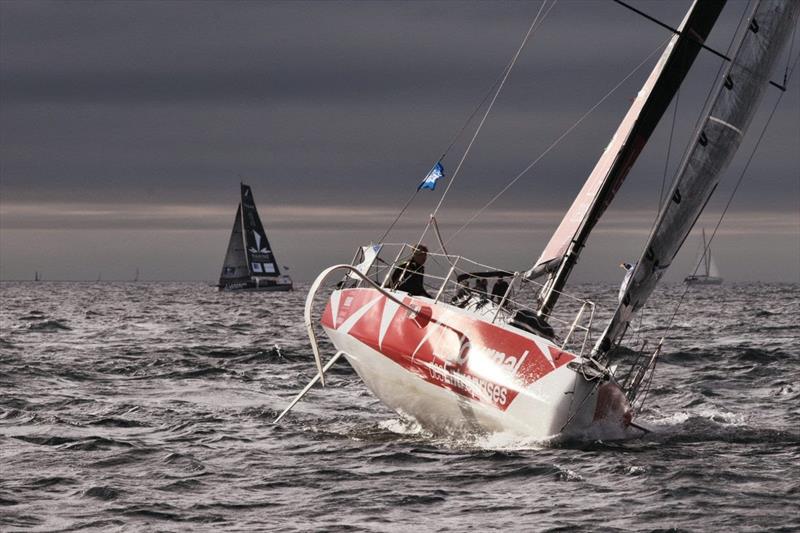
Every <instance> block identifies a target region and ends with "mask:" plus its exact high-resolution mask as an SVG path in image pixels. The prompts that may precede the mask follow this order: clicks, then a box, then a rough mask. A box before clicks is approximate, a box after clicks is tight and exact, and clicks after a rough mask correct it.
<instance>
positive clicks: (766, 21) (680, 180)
mask: <svg viewBox="0 0 800 533" xmlns="http://www.w3.org/2000/svg"><path fill="white" fill-rule="evenodd" d="M798 14H800V2H798V1H797V0H770V1H760V2H756V4H755V6H754V7H753V9H752V11H751V14H750V17H749V19H748V26H747V29H746V30H745V31H744V32H743V33H742V35H741V36H740V37H739V41H738V45H737V47H736V53H735V54H734V56H733V60H732V61H731V62H730V63H729V64H728V66H727V68H726V69H725V71H724V73H723V75H722V77H721V79H720V80H719V81H718V84H717V86H716V88H715V92H714V93H712V94H713V95H714V96H713V98H712V99H710V102H711V104H710V107H709V108H708V109H707V111H706V114H705V115H704V117H705V118H704V119H703V120H702V121H701V123H700V126H699V128H698V130H697V132H696V133H695V136H694V140H693V142H692V143H691V144H690V148H689V151H688V152H687V154H686V156H685V157H684V160H683V162H682V164H681V166H680V169H679V172H678V174H677V176H678V177H677V178H676V179H675V182H674V183H673V185H672V189H671V190H670V192H669V194H668V196H667V200H666V202H665V204H664V205H663V206H662V208H661V213H660V214H659V217H658V220H657V222H656V224H655V226H654V228H653V231H652V233H651V235H650V239H649V240H648V241H647V244H646V245H645V248H644V253H643V254H642V257H641V259H639V262H638V263H637V264H636V267H635V270H634V272H633V276H632V278H631V282H630V283H629V284H628V286H627V288H626V290H625V294H624V296H623V298H622V301H621V302H620V304H619V307H618V308H617V310H616V312H615V314H614V317H613V318H612V320H611V322H610V323H609V325H608V327H607V328H606V331H605V332H604V334H603V335H602V336H601V338H600V341H599V342H598V344H597V346H596V348H595V349H596V351H599V352H605V351H607V350H608V349H609V348H611V347H612V346H613V345H614V343H616V342H618V341H619V339H620V337H621V336H622V335H623V334H624V332H625V329H626V328H627V325H628V322H629V321H630V319H631V317H632V315H633V313H635V312H636V311H637V310H638V309H640V308H641V307H642V306H643V305H644V303H645V302H646V301H647V298H648V297H649V296H650V293H651V292H652V291H653V289H654V288H655V285H656V283H657V282H658V280H659V279H661V276H662V275H663V274H664V271H665V270H666V269H667V267H669V265H670V263H672V260H673V258H674V257H675V254H677V253H678V250H679V249H680V247H681V245H682V244H683V241H684V240H685V239H686V236H687V235H688V234H689V232H690V231H691V229H692V226H694V223H695V221H696V220H697V218H698V216H700V213H701V212H702V211H703V209H704V208H705V206H706V203H707V202H708V200H709V198H710V197H711V194H712V193H713V192H714V189H715V188H716V187H717V184H718V183H719V177H720V174H721V173H722V172H723V171H724V170H725V167H726V166H727V165H728V163H729V162H730V160H731V158H732V157H733V154H734V153H735V152H736V150H737V148H738V147H739V144H740V142H741V140H742V136H743V135H744V132H745V130H746V129H747V127H748V125H749V124H750V121H751V119H752V118H753V114H754V113H755V110H756V108H757V106H758V102H759V100H760V99H761V96H762V95H763V93H764V89H765V88H766V87H767V85H768V84H769V76H770V72H771V71H772V67H773V65H774V64H775V62H776V60H777V59H778V57H779V56H780V54H781V50H782V49H783V46H784V44H785V43H786V41H787V39H788V37H789V36H790V34H791V30H792V28H793V27H794V25H795V23H796V20H797V17H798ZM709 270H710V268H709Z"/></svg>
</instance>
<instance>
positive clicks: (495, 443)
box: [0, 282, 800, 532]
mask: <svg viewBox="0 0 800 533" xmlns="http://www.w3.org/2000/svg"><path fill="white" fill-rule="evenodd" d="M302 289H305V287H301V290H299V291H296V292H293V293H286V294H266V293H263V294H258V293H240V294H235V293H233V294H231V293H218V292H217V291H216V290H215V289H213V288H212V287H209V286H208V285H206V284H201V283H55V282H53V283H50V282H40V283H24V282H13V283H12V282H6V283H2V284H0V530H2V531H21V530H26V531H27V530H33V531H77V530H97V531H114V530H117V531H138V530H152V531H186V530H192V531H219V530H226V531H250V530H274V531H309V530H325V531H328V530H346V531H407V530H408V529H409V528H413V529H414V530H415V531H464V530H473V531H486V530H495V529H507V530H512V531H714V530H716V531H787V532H788V531H800V505H798V502H800V286H798V285H779V284H775V285H765V284H758V285H755V284H753V285H735V284H728V285H724V286H722V287H719V288H705V289H696V290H693V291H692V292H690V293H689V294H688V295H687V296H686V299H685V300H684V302H683V305H682V307H681V310H680V312H679V313H678V314H677V315H676V318H675V322H674V327H673V329H672V332H671V336H670V338H669V339H668V341H667V344H666V345H665V348H664V356H663V358H662V359H661V360H660V363H659V366H658V371H657V374H656V377H655V380H654V384H653V387H652V390H651V391H650V394H649V396H648V401H647V404H646V406H645V409H644V410H643V412H642V413H641V415H640V417H639V419H638V420H639V421H640V422H641V423H643V424H645V425H647V426H648V427H650V428H651V429H652V430H653V431H652V433H650V434H648V435H647V436H646V437H644V438H641V439H636V440H628V441H623V442H601V441H593V440H591V439H587V440H585V441H577V442H572V443H568V444H563V445H559V446H547V445H544V444H542V443H537V442H524V441H519V440H514V439H512V438H508V437H506V436H503V435H495V436H492V437H485V438H482V439H476V440H472V441H449V440H447V439H442V438H435V437H432V436H430V435H428V434H426V433H425V432H424V431H421V430H420V429H419V428H418V427H415V425H414V424H413V423H410V422H408V421H403V420H401V419H399V418H398V416H397V415H395V414H394V413H393V412H391V411H389V410H388V409H386V408H385V407H384V406H383V405H382V404H381V403H380V402H378V401H377V400H376V399H375V398H374V397H373V396H372V395H371V394H370V393H369V392H368V391H367V390H366V388H365V387H364V386H363V384H362V383H361V381H360V380H359V379H358V377H357V376H356V375H355V373H354V372H352V370H351V369H350V368H349V367H348V366H347V364H346V363H344V362H342V363H341V364H339V365H338V366H335V367H334V368H333V369H332V371H331V373H330V378H329V379H330V383H329V386H328V387H327V388H326V389H321V388H320V389H315V390H314V391H312V392H311V393H310V394H309V396H308V397H307V399H306V400H305V401H303V402H301V403H300V404H299V405H298V406H297V407H296V408H295V410H294V411H292V413H291V414H290V415H289V416H288V417H287V418H286V419H285V421H284V422H283V423H281V424H280V425H278V426H274V425H272V424H271V422H272V420H273V419H274V417H275V416H276V415H277V414H278V413H279V412H280V411H281V410H282V409H283V408H284V407H285V405H286V404H287V403H288V401H289V400H290V399H291V398H292V397H293V396H294V394H295V393H296V392H298V391H299V390H300V389H301V388H302V387H303V386H304V385H305V384H306V383H307V382H308V380H310V379H311V378H312V377H313V375H314V374H315V369H314V366H313V362H312V355H311V350H310V347H309V345H308V341H307V339H306V337H305V331H304V328H303V321H302V307H303V301H304V299H305V290H302ZM616 291H617V287H614V286H611V285H608V286H602V285H586V286H579V287H576V288H574V292H575V293H577V294H585V295H587V296H589V297H591V298H594V299H596V300H597V301H599V302H601V303H602V302H606V303H610V302H613V300H614V298H615V296H616ZM681 291H682V287H681V286H678V285H672V286H670V285H667V286H664V287H662V288H661V289H660V291H659V292H658V293H657V294H656V295H655V296H654V298H653V302H654V303H653V305H652V306H651V307H650V308H648V309H647V311H646V312H645V315H644V319H643V322H642V328H643V329H644V330H647V331H648V332H649V333H650V334H651V335H652V334H655V333H656V332H657V331H658V329H657V328H658V324H663V322H664V320H665V318H666V317H668V316H669V314H670V313H671V312H672V310H673V309H674V306H675V304H676V302H677V300H678V299H679V297H680V293H681ZM323 349H324V350H325V351H326V352H327V353H328V354H330V353H332V352H331V347H330V345H329V344H327V343H323Z"/></svg>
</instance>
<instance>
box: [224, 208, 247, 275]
mask: <svg viewBox="0 0 800 533" xmlns="http://www.w3.org/2000/svg"><path fill="white" fill-rule="evenodd" d="M243 281H250V271H249V270H248V269H247V256H246V255H245V253H244V239H243V238H242V206H241V205H239V208H238V209H237V210H236V218H234V219H233V229H232V230H231V238H230V239H229V240H228V251H227V252H225V261H224V262H223V263H222V273H221V274H220V276H219V284H220V286H223V287H224V286H226V285H229V284H231V283H240V282H243Z"/></svg>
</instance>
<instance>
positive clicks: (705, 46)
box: [612, 0, 786, 91]
mask: <svg viewBox="0 0 800 533" xmlns="http://www.w3.org/2000/svg"><path fill="white" fill-rule="evenodd" d="M612 1H613V2H615V3H617V4H619V5H621V6H622V7H624V8H626V9H630V10H631V11H633V12H634V13H636V14H637V15H641V16H642V17H644V18H646V19H647V20H649V21H650V22H655V23H656V24H658V25H659V26H661V27H662V28H665V29H667V30H669V31H671V32H672V33H674V34H675V35H683V32H681V31H678V29H677V28H673V27H672V26H669V25H668V24H664V23H663V22H661V21H660V20H658V19H657V18H655V17H651V16H650V15H648V14H647V13H645V12H644V11H640V10H638V9H636V8H635V7H633V6H632V5H630V4H627V3H625V2H623V1H622V0H612ZM689 38H690V39H691V40H692V41H694V42H695V44H697V45H698V46H700V47H701V48H702V49H703V50H708V51H709V52H711V53H712V54H714V55H715V56H717V57H720V58H722V59H724V60H725V61H728V62H729V63H733V60H732V59H731V58H730V57H729V56H728V55H727V54H723V53H722V52H718V51H716V50H714V49H713V48H711V47H709V46H707V45H706V44H705V43H704V42H702V41H700V40H698V39H697V37H695V36H694V35H691V34H689ZM728 53H730V50H729V51H728ZM769 84H770V85H772V86H773V87H777V88H778V89H780V90H781V91H785V90H786V80H785V79H784V82H783V85H780V84H779V83H776V82H774V81H772V80H770V82H769Z"/></svg>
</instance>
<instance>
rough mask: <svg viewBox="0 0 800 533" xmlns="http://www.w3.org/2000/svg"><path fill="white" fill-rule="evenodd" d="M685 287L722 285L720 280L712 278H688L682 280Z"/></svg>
mask: <svg viewBox="0 0 800 533" xmlns="http://www.w3.org/2000/svg"><path fill="white" fill-rule="evenodd" d="M683 282H684V283H686V284H687V285H722V278H715V277H714V276H688V277H686V279H684V280H683Z"/></svg>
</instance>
